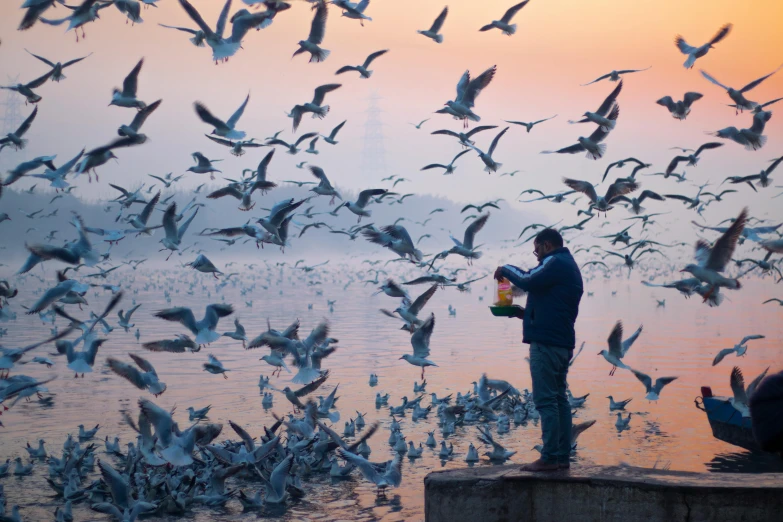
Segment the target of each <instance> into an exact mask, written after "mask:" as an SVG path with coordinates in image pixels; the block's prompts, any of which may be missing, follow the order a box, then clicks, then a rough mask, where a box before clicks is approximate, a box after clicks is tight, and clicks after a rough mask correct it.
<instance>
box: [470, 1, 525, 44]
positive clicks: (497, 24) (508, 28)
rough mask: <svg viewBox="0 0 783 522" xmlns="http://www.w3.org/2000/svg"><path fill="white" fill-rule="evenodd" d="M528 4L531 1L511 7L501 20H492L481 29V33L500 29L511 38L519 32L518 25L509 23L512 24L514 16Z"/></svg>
mask: <svg viewBox="0 0 783 522" xmlns="http://www.w3.org/2000/svg"><path fill="white" fill-rule="evenodd" d="M528 2H530V0H524V2H520V3H518V4H516V5H513V6H511V7H509V8H508V9H507V10H506V12H505V13H504V14H503V17H502V18H501V19H500V20H492V23H490V24H487V25H485V26H483V27H482V28H481V29H479V31H489V30H491V29H500V30H501V31H502V32H503V34H505V35H507V36H511V35H512V34H514V33H516V32H517V24H511V23H509V22H511V19H512V18H514V15H516V14H517V13H518V12H519V10H520V9H522V8H523V7H525V6H526V5H527V3H528Z"/></svg>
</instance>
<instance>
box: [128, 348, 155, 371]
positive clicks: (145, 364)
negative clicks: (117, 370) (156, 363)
mask: <svg viewBox="0 0 783 522" xmlns="http://www.w3.org/2000/svg"><path fill="white" fill-rule="evenodd" d="M128 356H129V357H130V358H131V359H133V362H135V363H136V366H138V367H139V368H141V369H142V370H143V371H145V372H147V373H151V374H154V375H158V373H157V372H156V371H155V368H154V367H153V366H152V364H151V363H150V362H149V361H148V360H147V359H144V358H143V357H139V356H138V355H136V354H135V353H129V354H128Z"/></svg>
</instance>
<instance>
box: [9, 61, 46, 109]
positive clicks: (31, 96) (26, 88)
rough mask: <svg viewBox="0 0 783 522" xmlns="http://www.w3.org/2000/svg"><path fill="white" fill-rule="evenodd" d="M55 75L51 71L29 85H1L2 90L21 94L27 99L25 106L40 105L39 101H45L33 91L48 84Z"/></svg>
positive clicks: (28, 83)
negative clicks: (47, 81)
mask: <svg viewBox="0 0 783 522" xmlns="http://www.w3.org/2000/svg"><path fill="white" fill-rule="evenodd" d="M53 73H54V70H51V71H49V72H48V73H46V74H44V75H43V76H40V77H38V78H36V79H35V80H32V81H30V82H27V83H17V84H16V85H0V89H7V90H9V91H15V92H18V93H19V94H21V95H22V96H24V97H25V102H24V103H25V105H27V104H28V103H38V102H39V101H41V100H43V98H42V97H41V96H39V95H37V94H36V93H35V92H33V89H37V88H38V87H40V86H41V85H43V84H44V83H46V80H48V79H49V78H51V77H52V74H53Z"/></svg>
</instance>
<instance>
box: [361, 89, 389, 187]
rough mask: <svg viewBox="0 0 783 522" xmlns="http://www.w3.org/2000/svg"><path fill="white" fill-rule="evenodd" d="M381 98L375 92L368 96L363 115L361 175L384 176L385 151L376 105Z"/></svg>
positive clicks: (378, 108)
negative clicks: (364, 118)
mask: <svg viewBox="0 0 783 522" xmlns="http://www.w3.org/2000/svg"><path fill="white" fill-rule="evenodd" d="M381 99H382V98H381V97H380V96H378V93H377V92H373V93H372V94H370V97H369V98H368V99H367V100H368V102H369V103H368V106H367V110H366V111H365V113H366V114H367V119H366V120H365V122H364V147H363V148H362V164H361V169H362V174H363V175H371V176H378V177H382V176H385V175H386V149H385V148H384V146H383V122H381V117H380V116H381V112H383V111H382V110H381V108H380V106H379V105H378V102H379V101H380V100H381Z"/></svg>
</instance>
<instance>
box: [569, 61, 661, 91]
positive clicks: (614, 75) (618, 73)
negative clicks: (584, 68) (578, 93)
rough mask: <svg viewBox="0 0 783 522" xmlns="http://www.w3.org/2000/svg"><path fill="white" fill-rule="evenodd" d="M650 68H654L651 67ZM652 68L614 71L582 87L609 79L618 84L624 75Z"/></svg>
mask: <svg viewBox="0 0 783 522" xmlns="http://www.w3.org/2000/svg"><path fill="white" fill-rule="evenodd" d="M650 67H652V66H650ZM650 67H646V68H644V69H623V70H620V71H617V70H614V71H612V72H610V73H606V74H604V75H603V76H599V77H598V78H596V79H595V80H593V81H592V82H589V83H583V84H581V86H582V87H584V86H586V85H592V84H594V83H596V82H600V81H601V80H606V79H607V78H608V79H609V81H610V82H616V81H619V80H620V77H621V76H622V75H623V74H630V73H635V72H642V71H646V70H647V69H649V68H650Z"/></svg>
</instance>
